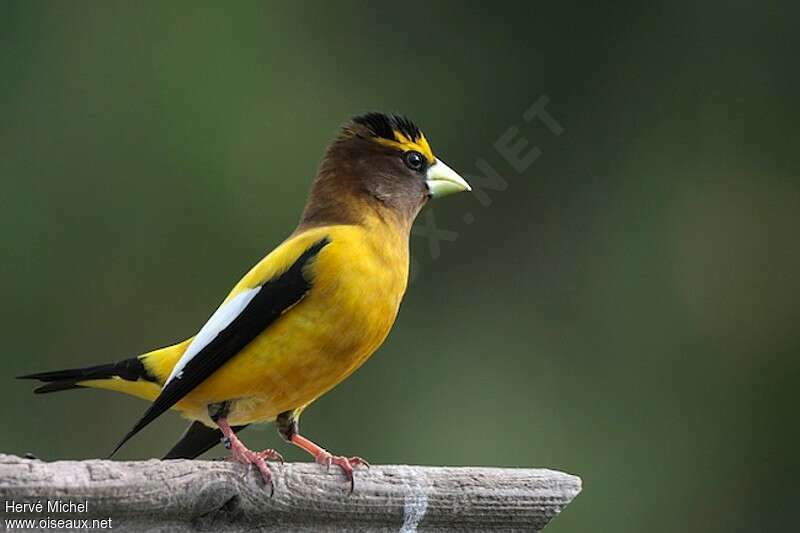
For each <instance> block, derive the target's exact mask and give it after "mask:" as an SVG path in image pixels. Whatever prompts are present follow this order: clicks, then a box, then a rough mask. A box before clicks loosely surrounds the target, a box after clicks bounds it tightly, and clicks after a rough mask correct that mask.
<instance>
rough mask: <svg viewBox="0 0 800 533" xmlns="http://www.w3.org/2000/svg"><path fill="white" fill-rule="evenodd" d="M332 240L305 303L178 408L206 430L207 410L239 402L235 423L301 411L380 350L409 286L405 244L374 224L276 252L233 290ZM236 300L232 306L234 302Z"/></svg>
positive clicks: (295, 241) (325, 232) (308, 238)
mask: <svg viewBox="0 0 800 533" xmlns="http://www.w3.org/2000/svg"><path fill="white" fill-rule="evenodd" d="M325 236H327V237H328V238H329V239H330V241H331V242H330V244H329V245H327V246H326V247H325V248H323V249H322V251H321V252H320V253H319V255H318V257H317V259H316V260H315V261H314V262H313V263H311V264H310V265H309V267H308V268H309V271H308V272H307V273H306V275H307V277H308V278H309V279H311V280H312V287H311V289H310V291H309V292H308V294H307V295H306V296H305V298H303V299H302V300H301V301H300V302H299V303H298V304H297V305H295V306H294V307H292V308H291V309H290V310H288V311H287V312H286V313H284V315H283V316H282V317H281V318H279V319H278V320H277V321H276V322H274V323H273V324H272V325H270V326H269V327H268V328H267V329H266V330H265V331H264V332H263V333H262V334H261V335H259V336H258V337H257V338H256V339H255V340H253V341H252V342H251V343H250V344H249V345H248V346H247V347H246V348H245V349H244V350H242V352H240V353H239V354H237V355H236V356H234V357H233V358H232V359H231V360H230V361H229V362H228V363H226V364H225V365H224V366H223V367H222V368H220V369H219V370H218V371H216V372H215V373H214V374H213V375H212V376H211V377H209V378H208V379H207V380H206V381H204V382H203V383H202V384H201V385H199V386H198V387H197V388H196V389H194V390H193V391H192V392H191V393H190V394H189V395H187V396H186V398H184V399H183V400H182V401H181V402H180V403H179V404H178V405H177V406H176V407H177V409H179V410H181V411H184V413H185V414H186V415H187V416H189V417H190V418H195V419H200V420H203V421H206V419H207V414H206V405H207V404H209V403H214V402H220V401H228V400H234V403H233V409H232V412H231V413H230V416H229V421H230V422H231V423H232V424H234V425H237V424H247V423H253V422H259V421H265V420H273V419H274V418H275V417H276V416H277V415H278V414H280V413H282V412H284V411H288V410H295V409H301V408H302V407H304V406H305V405H308V404H309V403H311V402H312V401H314V400H315V399H316V398H318V397H319V396H321V395H322V394H324V393H325V392H327V391H328V390H330V389H331V388H333V387H334V386H335V385H336V384H338V383H339V382H341V381H342V380H343V379H345V378H346V377H347V376H348V375H350V374H351V373H352V372H353V371H354V370H356V369H357V368H358V367H359V366H361V364H362V363H363V362H364V361H365V360H366V359H367V358H368V357H369V356H370V355H372V353H373V352H374V351H375V350H376V349H377V348H378V347H379V346H380V345H381V344H382V343H383V341H384V339H385V338H386V336H387V335H388V333H389V330H390V329H391V327H392V324H393V323H394V320H395V317H396V316H397V311H398V308H399V306H400V301H401V299H402V296H403V293H404V292H405V289H406V283H407V279H408V236H407V234H406V233H404V232H397V231H391V230H390V228H388V227H386V226H385V224H384V223H382V222H380V221H375V223H374V224H371V225H365V226H332V227H325V228H315V229H312V230H309V231H307V232H304V233H302V234H300V235H296V236H294V237H293V238H291V239H290V240H288V241H287V242H286V243H284V244H283V245H281V246H280V247H278V248H277V249H276V250H275V251H274V252H272V253H271V254H270V255H269V256H267V257H266V258H265V259H264V260H263V261H262V262H261V263H259V264H258V265H256V267H254V268H253V270H251V272H250V273H248V274H247V275H246V276H245V278H244V279H243V280H242V281H241V282H240V283H239V284H238V285H237V286H236V288H234V290H233V291H232V292H231V296H233V295H235V294H236V293H237V291H239V290H242V289H244V288H247V287H249V286H253V285H255V284H258V283H259V282H261V281H263V280H264V279H269V278H270V277H272V276H273V275H275V274H276V273H277V271H275V272H273V271H272V270H273V269H275V268H276V267H275V265H279V264H286V263H287V262H288V261H287V260H286V259H287V258H290V257H292V256H297V255H299V254H300V253H302V251H303V250H305V249H306V248H307V247H308V246H309V245H311V244H312V243H314V242H316V241H318V240H319V239H321V238H323V237H325ZM229 297H230V296H229Z"/></svg>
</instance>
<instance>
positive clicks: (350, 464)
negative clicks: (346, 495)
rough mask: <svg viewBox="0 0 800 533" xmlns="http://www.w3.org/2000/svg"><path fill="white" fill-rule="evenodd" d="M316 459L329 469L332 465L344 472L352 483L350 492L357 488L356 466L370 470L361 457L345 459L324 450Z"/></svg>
mask: <svg viewBox="0 0 800 533" xmlns="http://www.w3.org/2000/svg"><path fill="white" fill-rule="evenodd" d="M314 459H315V460H316V461H317V462H318V463H319V464H321V465H325V466H327V467H328V468H329V469H330V467H331V465H336V466H338V467H339V468H341V469H342V472H344V477H345V478H347V481H349V482H350V492H351V493H352V492H353V489H354V488H355V480H354V478H353V469H354V467H356V466H366V467H367V468H369V463H368V462H366V461H365V460H364V459H362V458H361V457H343V456H341V455H333V454H331V453H330V452H328V451H325V450H322V451H321V452H319V453H318V454H317V455H316V456H315V457H314Z"/></svg>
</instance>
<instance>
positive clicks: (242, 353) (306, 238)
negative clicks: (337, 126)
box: [20, 113, 470, 490]
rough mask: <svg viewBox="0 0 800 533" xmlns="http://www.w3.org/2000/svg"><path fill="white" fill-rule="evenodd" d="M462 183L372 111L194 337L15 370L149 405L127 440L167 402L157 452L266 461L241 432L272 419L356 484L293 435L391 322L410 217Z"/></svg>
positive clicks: (346, 136)
mask: <svg viewBox="0 0 800 533" xmlns="http://www.w3.org/2000/svg"><path fill="white" fill-rule="evenodd" d="M469 190H470V186H469V185H468V184H467V182H466V181H465V180H464V179H463V178H461V177H460V176H459V175H458V174H457V173H456V172H454V171H453V170H452V169H451V168H450V167H448V166H447V165H446V164H444V163H443V162H442V161H441V160H440V159H438V158H437V157H436V156H435V155H434V154H433V152H432V151H431V148H430V145H429V144H428V141H427V140H426V138H425V136H424V135H423V134H422V132H421V131H420V130H419V128H418V127H417V126H415V125H414V124H413V123H412V122H411V121H410V120H408V119H406V118H404V117H401V116H396V115H384V114H380V113H368V114H366V115H362V116H358V117H355V118H353V119H352V120H350V121H348V122H347V123H346V124H345V125H344V126H343V127H342V130H341V132H340V134H339V135H338V136H337V137H336V138H335V139H334V140H333V142H332V143H331V144H330V146H329V147H328V149H327V151H326V153H325V156H324V158H323V160H322V163H321V164H320V166H319V170H318V172H317V176H316V178H315V179H314V182H313V184H312V188H311V193H310V194H309V197H308V201H307V203H306V206H305V209H304V210H303V214H302V216H301V218H300V223H299V225H298V226H297V228H296V229H295V230H294V232H293V233H292V234H291V235H289V237H288V238H287V239H286V240H285V241H284V242H283V243H281V244H280V245H279V246H278V247H277V248H275V249H274V250H273V251H272V252H270V253H269V254H268V255H267V256H266V257H265V258H264V259H262V260H261V261H259V262H258V264H256V265H255V266H254V267H253V268H252V269H251V270H250V271H249V272H248V273H247V274H245V276H244V277H243V278H242V279H241V280H240V281H239V283H237V284H236V285H235V286H234V287H233V290H231V292H230V293H229V294H228V296H227V297H226V298H225V300H224V301H223V302H222V304H221V305H220V306H219V307H218V308H217V310H216V311H214V313H213V314H212V315H211V317H210V318H209V319H208V321H207V322H206V323H205V324H204V325H203V327H201V328H200V330H199V331H198V332H197V334H196V335H194V336H193V337H191V338H189V339H187V340H185V341H183V342H180V343H178V344H175V345H173V346H168V347H166V348H161V349H158V350H154V351H152V352H149V353H146V354H144V355H140V356H138V357H134V358H131V359H126V360H123V361H120V362H117V363H111V364H105V365H99V366H92V367H87V368H74V369H68V370H58V371H53V372H43V373H37V374H30V375H26V376H20V377H21V378H25V379H38V380H41V381H43V382H45V383H46V384H45V385H42V386H41V387H39V388H37V389H36V390H35V392H37V393H46V392H55V391H61V390H67V389H74V388H80V387H89V388H97V389H108V390H113V391H119V392H123V393H126V394H130V395H133V396H138V397H140V398H144V399H145V400H149V401H151V402H152V404H151V405H150V407H149V409H147V411H146V412H145V413H144V416H143V417H142V418H141V419H140V420H139V421H138V422H137V423H136V425H135V426H134V427H133V429H131V431H130V432H129V433H128V434H127V435H125V437H124V438H123V439H122V441H121V442H120V443H119V445H118V446H117V447H116V448H115V449H114V452H112V455H113V453H115V452H116V451H117V450H118V449H119V448H120V447H121V446H122V445H123V444H124V443H125V442H127V441H128V439H130V438H131V437H132V436H134V435H135V434H136V433H138V432H139V431H140V430H142V429H143V428H144V427H145V426H147V425H148V424H149V423H150V422H152V421H153V420H155V419H156V418H157V417H158V416H160V415H161V414H163V413H164V412H165V411H167V410H168V409H176V410H177V411H179V412H180V413H181V414H182V415H183V416H184V417H186V418H188V419H189V420H192V421H193V422H192V424H191V425H190V426H189V428H188V429H187V431H186V433H185V434H184V436H183V437H182V438H181V440H180V441H179V442H178V444H176V445H175V447H173V449H172V450H171V451H170V452H169V453H168V454H167V455H166V456H165V458H170V459H171V458H194V457H197V456H198V455H200V454H202V453H203V452H205V451H207V450H209V449H210V448H212V447H213V446H214V445H215V444H216V443H218V442H220V440H221V441H222V442H223V443H224V444H225V445H226V447H228V448H230V450H231V459H233V460H235V461H239V462H241V463H244V464H252V465H255V466H256V467H257V468H258V469H259V471H260V472H261V475H262V477H263V479H264V481H265V483H268V484H270V485H271V484H272V482H271V474H270V470H269V468H268V467H267V464H266V460H270V459H278V460H281V457H280V455H279V454H278V453H277V452H275V451H274V450H271V449H268V450H264V451H262V452H253V451H251V450H249V449H248V448H247V447H246V446H245V445H244V444H243V443H242V442H241V441H240V440H239V438H238V437H237V436H236V432H237V431H239V430H240V429H242V428H244V427H245V426H247V425H248V424H254V423H259V422H271V421H274V422H276V424H277V427H278V432H279V433H280V435H281V436H282V437H283V438H284V439H285V440H287V441H288V442H291V443H292V444H295V445H297V446H299V447H300V448H302V449H304V450H306V451H307V452H309V453H310V454H311V455H313V456H314V458H315V460H316V461H317V462H318V463H320V464H325V465H331V464H335V465H338V466H339V467H340V468H341V469H342V471H343V472H344V474H345V476H346V477H347V479H348V481H350V484H351V490H352V486H353V467H354V466H357V465H363V464H366V463H365V461H363V460H362V459H360V458H358V457H344V456H337V455H333V454H331V453H329V452H328V451H326V450H325V449H324V448H322V447H320V446H318V445H316V444H314V443H313V442H311V441H310V440H309V439H307V438H305V437H303V436H302V435H300V433H299V428H298V420H299V417H300V414H301V413H302V411H303V410H304V409H305V408H306V407H307V406H308V405H309V404H311V402H313V401H314V400H316V399H317V398H319V397H320V396H322V395H323V394H325V393H326V392H328V391H329V390H331V389H332V388H333V387H335V386H336V385H337V384H338V383H340V382H341V381H342V380H344V379H345V378H346V377H348V376H349V375H350V374H351V373H352V372H353V371H355V370H356V369H357V368H358V367H360V366H361V365H362V364H363V363H364V361H366V360H367V358H368V357H369V356H371V355H372V354H373V353H374V352H375V350H376V349H377V348H378V347H379V346H380V345H381V344H382V343H383V341H384V339H385V338H386V336H387V334H388V333H389V330H390V329H391V327H392V325H393V324H394V321H395V317H396V316H397V311H398V308H399V307H400V301H401V300H402V298H403V294H404V293H405V290H406V285H407V282H408V263H409V256H408V246H409V234H410V231H411V225H412V224H413V222H414V219H415V218H416V216H417V214H418V213H419V211H420V209H422V207H423V206H424V205H425V203H426V202H427V200H428V199H429V198H431V197H438V196H444V195H447V194H451V193H455V192H459V191H469Z"/></svg>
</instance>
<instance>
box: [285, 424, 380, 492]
mask: <svg viewBox="0 0 800 533" xmlns="http://www.w3.org/2000/svg"><path fill="white" fill-rule="evenodd" d="M277 424H278V432H279V433H280V435H281V437H283V438H284V440H286V441H288V442H291V443H292V444H294V445H295V446H297V447H299V448H302V449H303V450H305V451H307V452H308V453H310V454H311V455H312V456H314V460H315V461H316V462H317V463H319V464H321V465H325V466H327V467H328V468H330V466H331V465H336V466H338V467H339V468H340V469H341V470H342V472H343V473H344V476H345V477H346V478H347V480H348V481H349V482H350V492H353V489H354V488H355V480H354V478H353V469H354V467H356V466H366V467H367V468H369V463H368V462H366V461H365V460H364V459H362V458H361V457H345V456H342V455H333V454H332V453H330V452H329V451H328V450H326V449H325V448H323V447H321V446H319V445H317V444H315V443H313V442H312V441H310V440H309V439H307V438H305V437H304V436H302V435H300V434H299V433H298V424H297V419H296V418H295V417H294V415H293V413H292V412H291V411H287V412H285V413H281V414H280V415H278V418H277Z"/></svg>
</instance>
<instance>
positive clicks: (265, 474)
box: [228, 445, 283, 498]
mask: <svg viewBox="0 0 800 533" xmlns="http://www.w3.org/2000/svg"><path fill="white" fill-rule="evenodd" d="M232 448H233V451H232V452H231V456H230V457H229V458H228V460H230V461H236V462H237V463H241V464H244V465H246V466H247V470H245V473H244V476H243V477H244V478H246V477H247V476H249V475H250V470H252V468H253V466H255V467H256V468H258V471H259V473H260V474H261V479H262V480H263V481H264V484H265V485H269V488H270V491H269V496H270V498H271V497H272V496H273V495H274V494H275V484H274V483H273V482H272V472H270V469H269V467H268V466H267V461H268V460H275V461H280V462H281V463H283V457H282V456H281V454H279V453H278V452H276V451H275V450H272V449H267V450H263V451H260V452H254V451H252V450H249V449H247V448H246V447H245V446H244V445H240V446H233V447H232Z"/></svg>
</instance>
